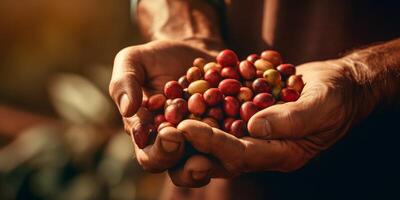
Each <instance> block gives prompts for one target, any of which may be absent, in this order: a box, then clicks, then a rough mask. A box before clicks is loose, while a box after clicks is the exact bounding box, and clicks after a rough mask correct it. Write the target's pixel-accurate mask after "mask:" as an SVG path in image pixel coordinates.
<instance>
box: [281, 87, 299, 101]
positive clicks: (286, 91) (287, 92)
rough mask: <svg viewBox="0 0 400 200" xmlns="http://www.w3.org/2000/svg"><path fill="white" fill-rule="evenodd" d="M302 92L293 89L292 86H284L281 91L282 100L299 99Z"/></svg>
mask: <svg viewBox="0 0 400 200" xmlns="http://www.w3.org/2000/svg"><path fill="white" fill-rule="evenodd" d="M299 97H300V94H299V93H298V92H297V91H296V90H294V89H292V88H283V89H282V91H281V99H282V101H285V102H289V101H296V100H297V99H299Z"/></svg>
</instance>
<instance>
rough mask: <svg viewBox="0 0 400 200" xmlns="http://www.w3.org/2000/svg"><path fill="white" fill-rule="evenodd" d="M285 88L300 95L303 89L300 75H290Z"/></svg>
mask: <svg viewBox="0 0 400 200" xmlns="http://www.w3.org/2000/svg"><path fill="white" fill-rule="evenodd" d="M286 83H287V84H286V85H287V87H289V88H293V89H294V90H296V91H297V92H298V93H301V91H302V90H303V87H304V82H303V79H302V78H301V75H292V76H290V77H289V78H288V80H287V82H286Z"/></svg>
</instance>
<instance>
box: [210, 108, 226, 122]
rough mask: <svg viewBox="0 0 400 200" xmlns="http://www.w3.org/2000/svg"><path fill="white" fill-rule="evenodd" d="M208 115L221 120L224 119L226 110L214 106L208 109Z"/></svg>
mask: <svg viewBox="0 0 400 200" xmlns="http://www.w3.org/2000/svg"><path fill="white" fill-rule="evenodd" d="M207 116H208V117H212V118H214V119H216V120H218V121H220V120H223V119H224V111H222V109H221V108H220V107H212V108H210V109H209V110H208V111H207Z"/></svg>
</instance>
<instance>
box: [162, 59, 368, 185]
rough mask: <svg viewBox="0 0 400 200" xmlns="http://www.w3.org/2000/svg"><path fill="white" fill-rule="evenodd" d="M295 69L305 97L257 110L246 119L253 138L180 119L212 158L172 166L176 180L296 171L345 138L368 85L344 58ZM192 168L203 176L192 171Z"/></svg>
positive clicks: (189, 135) (191, 137) (178, 182)
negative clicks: (357, 78) (358, 81)
mask: <svg viewBox="0 0 400 200" xmlns="http://www.w3.org/2000/svg"><path fill="white" fill-rule="evenodd" d="M297 73H298V74H301V75H302V76H303V80H304V82H305V87H304V89H303V91H302V94H301V97H300V98H299V99H298V100H297V101H296V102H290V103H285V104H279V105H274V106H271V107H269V108H266V109H264V110H262V111H260V112H258V113H257V114H255V115H254V116H253V117H252V118H251V119H250V121H249V123H248V129H249V134H250V136H251V137H244V138H236V137H234V136H232V135H230V134H228V133H226V132H224V131H222V130H219V129H216V128H211V127H210V126H208V125H206V124H204V123H202V122H199V121H194V120H186V121H183V122H181V123H180V124H179V125H178V127H177V128H178V130H180V131H182V133H183V135H184V137H185V139H186V140H187V141H188V142H190V143H191V144H192V145H193V147H194V148H195V149H197V150H198V151H200V152H202V153H205V154H209V155H211V158H210V159H205V158H204V157H203V158H202V160H201V169H196V167H195V166H196V165H195V164H194V163H192V161H191V160H188V161H187V162H186V164H185V166H184V167H182V168H179V169H176V170H173V171H172V170H171V171H170V177H171V179H172V181H173V182H174V184H176V185H178V186H189V187H193V186H200V185H199V184H197V185H196V184H195V183H196V180H201V182H202V183H208V182H209V181H210V178H215V177H222V178H228V177H233V176H236V175H239V174H241V173H244V172H254V171H281V172H290V171H294V170H297V169H299V168H301V167H302V166H303V165H305V164H306V163H307V161H309V160H310V159H311V158H313V157H314V156H315V155H317V154H318V153H320V152H321V151H322V150H325V149H327V148H328V147H330V146H331V145H332V144H334V143H335V142H336V141H337V140H339V139H340V138H341V137H343V136H344V135H345V134H346V132H347V130H348V129H349V128H350V126H351V125H352V124H353V122H354V121H355V120H357V119H358V118H359V117H360V111H361V110H362V111H364V110H365V108H363V107H362V106H363V105H369V104H368V99H367V98H363V99H361V98H362V95H365V94H361V93H360V92H365V91H366V90H363V89H362V88H359V87H360V86H359V84H358V83H357V81H356V79H355V78H354V76H353V74H354V73H353V71H352V69H351V68H350V67H348V66H347V64H346V62H344V61H342V60H332V61H325V62H312V63H307V64H304V65H301V66H299V67H298V68H297ZM360 102H364V103H360ZM196 162H197V163H199V162H200V161H196ZM197 166H199V164H197ZM187 169H190V170H191V171H188V170H187ZM193 171H202V172H203V173H202V176H199V175H197V178H193V175H192V177H190V176H188V174H190V173H192V172H193ZM197 174H199V173H197Z"/></svg>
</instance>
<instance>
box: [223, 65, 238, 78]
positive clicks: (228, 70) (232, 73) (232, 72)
mask: <svg viewBox="0 0 400 200" xmlns="http://www.w3.org/2000/svg"><path fill="white" fill-rule="evenodd" d="M221 76H222V77H223V78H224V79H228V78H232V79H236V80H239V79H240V76H239V73H238V71H237V70H236V68H234V67H224V68H222V70H221Z"/></svg>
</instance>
